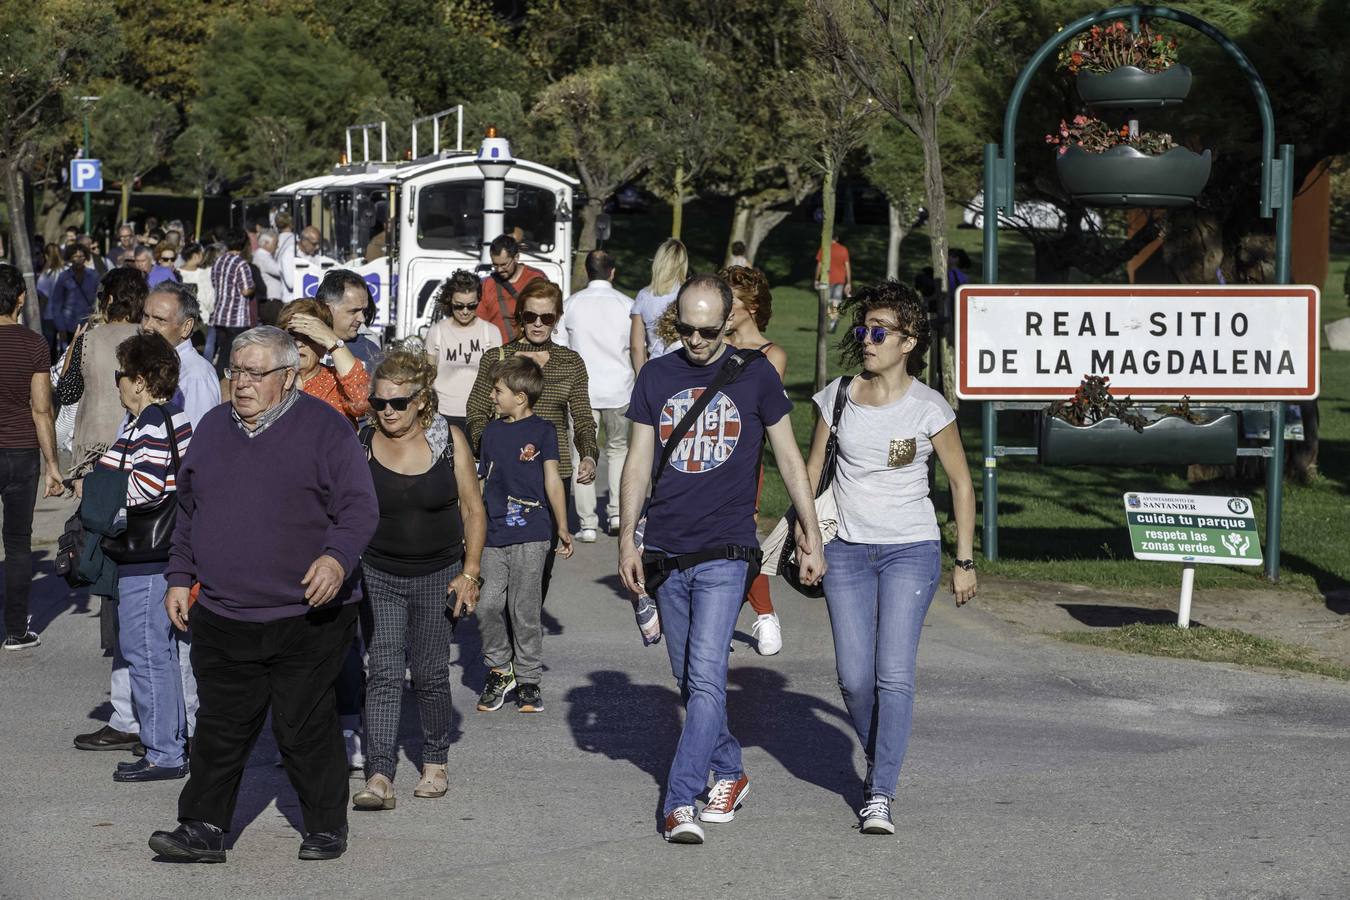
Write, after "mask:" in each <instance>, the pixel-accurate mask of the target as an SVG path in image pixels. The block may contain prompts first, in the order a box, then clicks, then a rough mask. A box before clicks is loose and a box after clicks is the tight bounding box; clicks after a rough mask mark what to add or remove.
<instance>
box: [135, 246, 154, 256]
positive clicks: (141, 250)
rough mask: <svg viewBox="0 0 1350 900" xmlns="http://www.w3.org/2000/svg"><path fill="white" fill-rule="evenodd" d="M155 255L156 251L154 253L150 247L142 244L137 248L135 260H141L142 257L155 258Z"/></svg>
mask: <svg viewBox="0 0 1350 900" xmlns="http://www.w3.org/2000/svg"><path fill="white" fill-rule="evenodd" d="M154 255H155V254H154V251H152V250H151V249H150V248H149V247H147V246H145V245H144V244H141V245H139V246H137V247H136V253H135V256H134V257H133V258H135V259H140V258H141V257H142V256H154Z"/></svg>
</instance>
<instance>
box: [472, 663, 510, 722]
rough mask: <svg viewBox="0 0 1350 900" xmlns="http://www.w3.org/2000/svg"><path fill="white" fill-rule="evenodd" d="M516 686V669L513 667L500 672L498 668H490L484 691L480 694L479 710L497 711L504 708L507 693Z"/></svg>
mask: <svg viewBox="0 0 1350 900" xmlns="http://www.w3.org/2000/svg"><path fill="white" fill-rule="evenodd" d="M515 686H516V675H515V669H514V668H511V669H508V670H507V671H505V672H498V671H497V670H496V669H489V670H488V674H487V683H486V684H484V685H483V693H481V694H479V695H478V711H479V712H496V711H497V710H499V709H501V708H502V704H503V703H504V702H506V694H507V692H508V691H510V690H512V689H513V688H514V687H515Z"/></svg>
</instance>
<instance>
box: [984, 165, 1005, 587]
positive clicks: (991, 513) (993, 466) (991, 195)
mask: <svg viewBox="0 0 1350 900" xmlns="http://www.w3.org/2000/svg"><path fill="white" fill-rule="evenodd" d="M998 177H999V159H998V144H985V145H984V283H985V284H997V283H998V211H999V206H1000V203H1001V201H1002V198H1001V197H1000V196H999V193H998ZM980 413H981V417H982V423H983V424H982V427H981V429H980V431H981V441H980V443H981V445H982V446H983V448H984V466H983V470H984V481H983V486H984V515H983V518H982V519H981V522H982V523H983V529H984V531H983V539H982V540H981V542H980V546H981V549H983V551H984V558H985V559H988V560H995V559H998V468H997V465H998V460H997V458H996V457H995V456H994V447H996V446H997V445H998V412H997V411H995V409H994V404H993V402H992V401H989V400H986V401H984V403H983V404H982V409H981V410H980Z"/></svg>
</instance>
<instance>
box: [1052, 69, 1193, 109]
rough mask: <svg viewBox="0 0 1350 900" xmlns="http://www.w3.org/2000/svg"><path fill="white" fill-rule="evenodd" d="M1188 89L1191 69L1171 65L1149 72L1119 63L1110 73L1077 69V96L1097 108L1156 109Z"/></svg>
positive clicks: (1172, 102)
mask: <svg viewBox="0 0 1350 900" xmlns="http://www.w3.org/2000/svg"><path fill="white" fill-rule="evenodd" d="M1190 90H1191V70H1190V69H1189V68H1188V67H1186V66H1183V65H1173V66H1169V67H1168V68H1166V69H1162V70H1161V71H1155V72H1149V71H1146V70H1144V69H1141V68H1139V67H1138V66H1120V67H1119V68H1116V69H1112V70H1111V71H1110V72H1090V71H1088V70H1086V69H1084V70H1081V71H1079V72H1078V96H1079V97H1082V98H1083V102H1084V103H1086V104H1088V105H1089V106H1094V107H1097V108H1099V109H1125V108H1130V109H1150V108H1153V109H1156V108H1160V107H1167V106H1176V105H1177V104H1178V103H1180V102H1181V101H1182V100H1185V99H1186V95H1187V94H1188V93H1190Z"/></svg>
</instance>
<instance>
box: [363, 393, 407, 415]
mask: <svg viewBox="0 0 1350 900" xmlns="http://www.w3.org/2000/svg"><path fill="white" fill-rule="evenodd" d="M412 401H413V398H412V397H390V398H389V399H387V400H386V399H385V398H384V397H371V398H370V408H371V409H373V410H375V411H376V412H384V411H385V409H386V408H388V407H393V408H394V411H395V412H403V411H404V410H406V409H407V408H408V404H409V403H411V402H412Z"/></svg>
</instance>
